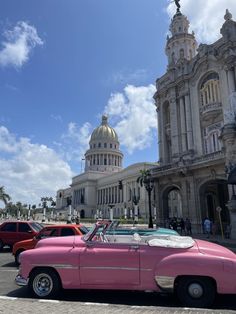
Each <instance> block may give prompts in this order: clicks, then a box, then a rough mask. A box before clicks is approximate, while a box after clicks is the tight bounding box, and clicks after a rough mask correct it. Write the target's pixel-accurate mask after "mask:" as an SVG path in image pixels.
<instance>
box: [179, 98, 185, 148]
mask: <svg viewBox="0 0 236 314" xmlns="http://www.w3.org/2000/svg"><path fill="white" fill-rule="evenodd" d="M179 101H180V122H181V142H182V152H185V151H186V150H187V145H186V144H187V143H186V117H185V108H184V98H183V97H181V98H180V100H179Z"/></svg>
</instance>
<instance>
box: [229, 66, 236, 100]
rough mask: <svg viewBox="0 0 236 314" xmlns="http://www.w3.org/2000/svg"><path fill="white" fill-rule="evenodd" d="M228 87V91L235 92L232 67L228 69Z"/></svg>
mask: <svg viewBox="0 0 236 314" xmlns="http://www.w3.org/2000/svg"><path fill="white" fill-rule="evenodd" d="M227 74H228V88H229V93H230V94H231V93H233V92H235V74H234V68H232V69H230V70H228V72H227Z"/></svg>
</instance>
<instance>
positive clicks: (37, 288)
mask: <svg viewBox="0 0 236 314" xmlns="http://www.w3.org/2000/svg"><path fill="white" fill-rule="evenodd" d="M29 289H30V292H32V293H33V295H34V296H35V297H37V298H41V299H48V298H52V297H55V296H56V295H58V294H59V291H60V289H61V283H60V279H59V276H58V275H57V273H56V272H55V271H54V270H51V269H37V270H35V271H34V272H33V273H32V274H31V275H30V280H29Z"/></svg>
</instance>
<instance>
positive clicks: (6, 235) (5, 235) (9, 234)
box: [0, 222, 18, 245]
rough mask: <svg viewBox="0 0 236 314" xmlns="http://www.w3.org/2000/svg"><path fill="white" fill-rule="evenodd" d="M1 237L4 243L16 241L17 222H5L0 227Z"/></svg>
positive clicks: (10, 243) (11, 243)
mask: <svg viewBox="0 0 236 314" xmlns="http://www.w3.org/2000/svg"><path fill="white" fill-rule="evenodd" d="M0 233H1V239H2V241H3V243H4V244H6V245H13V244H14V243H15V242H17V239H18V237H17V222H7V223H5V224H4V225H3V226H2V228H1V232H0Z"/></svg>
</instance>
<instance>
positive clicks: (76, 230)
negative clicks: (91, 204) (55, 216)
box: [12, 224, 88, 265]
mask: <svg viewBox="0 0 236 314" xmlns="http://www.w3.org/2000/svg"><path fill="white" fill-rule="evenodd" d="M87 232H88V229H87V228H86V227H85V226H83V225H81V224H78V225H75V224H59V225H48V226H45V227H44V228H43V229H42V230H41V231H40V232H39V233H38V234H37V235H36V236H34V237H33V239H28V240H23V241H19V242H16V243H15V244H14V245H13V248H12V254H13V256H14V257H15V263H16V265H19V264H20V261H19V256H20V254H21V253H22V252H23V251H26V250H29V249H33V248H34V247H35V245H36V244H37V242H38V241H39V240H41V239H44V238H48V237H65V236H71V235H81V236H82V235H84V234H86V233H87Z"/></svg>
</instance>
